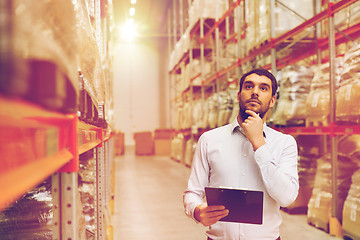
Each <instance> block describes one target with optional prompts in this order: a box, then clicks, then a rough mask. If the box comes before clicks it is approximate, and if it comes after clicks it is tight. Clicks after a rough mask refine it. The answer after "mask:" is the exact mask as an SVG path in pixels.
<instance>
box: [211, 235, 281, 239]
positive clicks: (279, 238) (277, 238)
mask: <svg viewBox="0 0 360 240" xmlns="http://www.w3.org/2000/svg"><path fill="white" fill-rule="evenodd" d="M207 240H212V239H211V238H209V237H208V238H207ZM276 240H281V239H280V236H279V237H278V238H277V239H276Z"/></svg>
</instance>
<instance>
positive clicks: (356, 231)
mask: <svg viewBox="0 0 360 240" xmlns="http://www.w3.org/2000/svg"><path fill="white" fill-rule="evenodd" d="M351 179H352V183H351V186H350V190H349V194H348V196H347V198H346V200H345V202H344V210H343V217H342V218H343V224H342V229H343V231H344V236H347V237H351V238H352V239H356V238H360V228H359V225H360V170H358V171H356V172H355V173H354V174H353V175H352V178H351Z"/></svg>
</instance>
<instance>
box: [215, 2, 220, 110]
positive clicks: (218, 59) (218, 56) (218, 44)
mask: <svg viewBox="0 0 360 240" xmlns="http://www.w3.org/2000/svg"><path fill="white" fill-rule="evenodd" d="M218 16H219V5H216V18H215V22H216V23H218V22H219V17H218ZM215 44H216V75H217V76H216V92H217V93H219V92H220V79H219V77H218V72H219V71H220V66H221V56H220V55H221V49H220V48H221V40H220V32H219V26H216V28H215ZM217 106H218V108H219V107H220V94H218V95H217Z"/></svg>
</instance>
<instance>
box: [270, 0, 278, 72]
mask: <svg viewBox="0 0 360 240" xmlns="http://www.w3.org/2000/svg"><path fill="white" fill-rule="evenodd" d="M275 38H276V34H275V0H270V43H271V71H272V73H273V74H274V76H276V75H277V68H276V49H275V46H274V45H273V41H274V39H275Z"/></svg>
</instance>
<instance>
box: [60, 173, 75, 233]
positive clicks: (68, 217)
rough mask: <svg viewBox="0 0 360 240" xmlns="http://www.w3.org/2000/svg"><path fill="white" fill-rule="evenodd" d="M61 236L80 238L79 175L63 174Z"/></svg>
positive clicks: (61, 176)
mask: <svg viewBox="0 0 360 240" xmlns="http://www.w3.org/2000/svg"><path fill="white" fill-rule="evenodd" d="M60 181H61V235H62V239H67V240H70V239H71V240H73V239H77V238H78V221H77V216H78V214H77V188H78V173H77V172H71V173H61V174H60Z"/></svg>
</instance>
